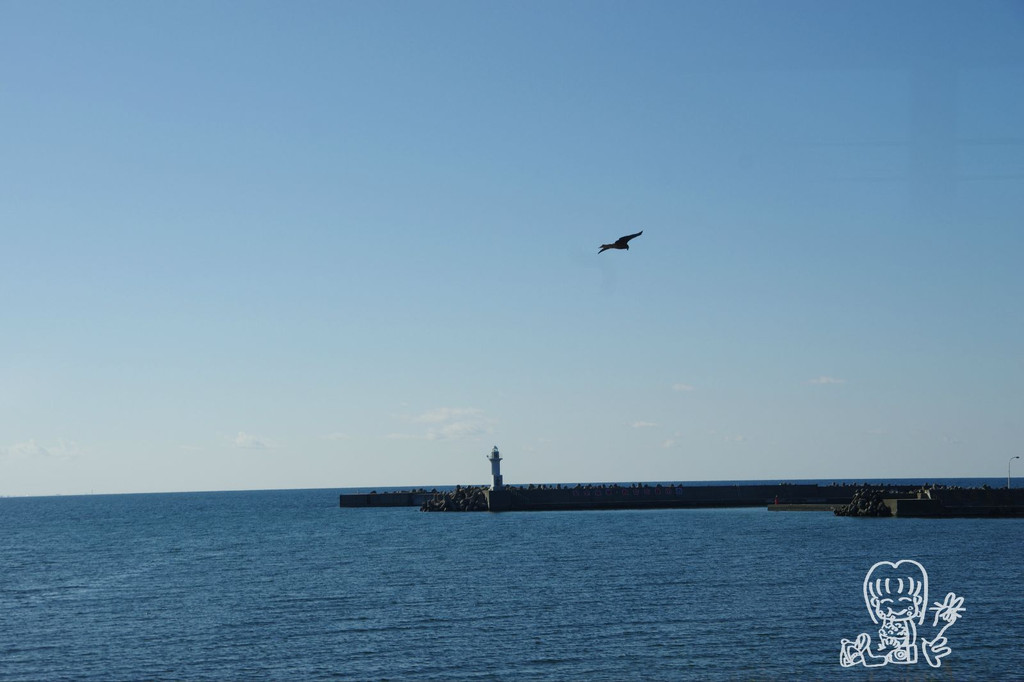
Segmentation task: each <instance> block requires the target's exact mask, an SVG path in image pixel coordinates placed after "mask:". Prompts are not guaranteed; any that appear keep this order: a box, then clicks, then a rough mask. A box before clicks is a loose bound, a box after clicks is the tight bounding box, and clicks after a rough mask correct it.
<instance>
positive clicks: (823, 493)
mask: <svg viewBox="0 0 1024 682" xmlns="http://www.w3.org/2000/svg"><path fill="white" fill-rule="evenodd" d="M854 490H856V487H855V486H819V485H814V484H787V483H780V484H774V485H707V486H686V485H653V486H651V485H632V486H621V485H597V486H595V485H588V486H578V487H575V488H551V487H546V486H541V487H526V488H523V487H506V488H505V489H504V490H487V491H485V494H486V495H487V498H488V508H489V509H490V510H491V511H555V510H560V509H566V510H573V509H658V508H665V509H671V508H686V507H691V508H697V507H764V506H767V505H773V504H845V503H847V502H849V501H850V500H851V499H852V497H853V493H854Z"/></svg>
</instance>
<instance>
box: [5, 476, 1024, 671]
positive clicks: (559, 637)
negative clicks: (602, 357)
mask: <svg viewBox="0 0 1024 682" xmlns="http://www.w3.org/2000/svg"><path fill="white" fill-rule="evenodd" d="M772 482H774V481H772ZM892 482H894V483H896V482H900V481H892ZM933 482H940V483H942V482H944V481H943V480H942V479H939V480H937V481H933ZM945 482H946V483H947V484H967V485H980V484H982V483H988V484H990V485H992V487H999V486H1000V485H1005V479H1004V480H1003V481H1002V482H1001V483H1000V479H972V480H969V481H945ZM424 487H428V486H424ZM341 492H355V489H349V490H346V489H340V488H333V489H322V490H265V491H245V492H202V493H168V494H135V495H84V496H66V497H34V498H29V497H20V498H19V497H13V498H0V680H3V681H7V680H31V681H33V682H35V681H40V680H45V681H49V680H103V681H104V682H107V681H116V680H443V681H445V682H448V681H452V680H587V681H591V680H616V681H618V680H668V681H672V680H857V681H860V680H1014V679H1017V680H1020V679H1024V595H1022V592H1024V519H910V518H906V519H900V518H895V519H894V518H887V519H874V518H849V517H837V516H834V515H833V514H831V513H828V512H770V511H768V510H767V509H765V508H745V509H664V510H613V511H557V512H510V513H501V514H495V513H461V514H458V513H456V514H436V513H435V514H427V513H421V512H419V511H418V509H416V508H411V507H410V508H388V509H382V508H372V509H342V508H339V506H338V497H337V496H338V494H339V493H341ZM901 560H913V561H915V562H917V563H918V564H920V567H921V569H922V571H923V572H926V574H927V596H926V599H925V602H926V604H927V605H928V611H927V613H926V614H925V615H924V617H923V618H922V619H919V620H920V621H921V622H918V621H915V625H914V627H915V629H916V632H915V638H916V639H915V642H916V644H915V646H916V647H917V649H916V650H923V648H924V646H925V642H931V643H932V645H933V646H935V647H937V648H940V649H944V650H945V651H946V653H945V655H944V656H943V657H941V658H939V659H938V663H939V665H938V667H932V666H931V665H929V664H928V662H927V661H925V660H924V658H923V656H922V657H919V658H918V660H917V662H916V663H912V664H897V663H893V662H890V663H888V664H885V665H880V666H878V667H873V668H868V667H865V666H864V665H861V664H860V663H857V664H855V665H853V666H850V667H843V666H842V665H841V664H840V652H841V649H842V647H843V640H847V641H848V642H856V641H857V639H858V636H861V635H863V636H866V637H867V638H868V642H869V644H868V646H869V650H874V651H876V652H879V653H880V655H883V658H882V659H881V660H882V662H883V663H884V662H885V660H886V659H885V658H884V653H885V650H882V649H879V648H878V647H880V646H881V644H882V641H881V639H880V637H879V628H880V625H879V624H876V623H875V622H873V620H872V612H870V611H869V610H868V605H867V602H866V601H865V597H864V583H865V577H866V576H867V575H868V572H869V571H871V569H872V568H873V567H874V566H875V565H876V564H878V563H879V562H894V563H895V562H898V561H901ZM904 566H906V564H904ZM950 593H953V595H954V597H953V598H952V601H951V599H950V597H949V596H948V595H949V594H950ZM959 598H962V599H963V602H962V607H961V608H950V605H951V604H952V605H954V606H955V605H956V604H958V603H959V602H957V599H959ZM944 604H945V606H946V607H945V608H943V605H944ZM936 619H938V620H936ZM947 624H948V627H947V629H946V630H945V631H944V634H943V637H944V639H945V642H941V641H939V642H934V641H933V640H936V639H937V634H938V630H939V629H940V628H941V627H942V626H943V625H947ZM939 639H941V638H939ZM862 641H863V638H862ZM890 650H891V649H890Z"/></svg>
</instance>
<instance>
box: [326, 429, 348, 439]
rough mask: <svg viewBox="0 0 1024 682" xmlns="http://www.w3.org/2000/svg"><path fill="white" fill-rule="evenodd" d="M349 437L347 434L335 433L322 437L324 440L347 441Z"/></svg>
mask: <svg viewBox="0 0 1024 682" xmlns="http://www.w3.org/2000/svg"><path fill="white" fill-rule="evenodd" d="M351 437H352V436H350V435H348V434H347V433H342V432H341V431H335V432H334V433H328V434H327V435H326V436H324V440H348V439H349V438H351Z"/></svg>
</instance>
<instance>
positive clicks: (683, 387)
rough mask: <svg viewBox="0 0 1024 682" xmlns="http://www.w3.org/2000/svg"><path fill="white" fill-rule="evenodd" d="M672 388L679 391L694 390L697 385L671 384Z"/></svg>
mask: <svg viewBox="0 0 1024 682" xmlns="http://www.w3.org/2000/svg"><path fill="white" fill-rule="evenodd" d="M672 390H673V391H675V392H677V393H680V392H683V391H696V390H697V387H696V386H691V385H690V384H672Z"/></svg>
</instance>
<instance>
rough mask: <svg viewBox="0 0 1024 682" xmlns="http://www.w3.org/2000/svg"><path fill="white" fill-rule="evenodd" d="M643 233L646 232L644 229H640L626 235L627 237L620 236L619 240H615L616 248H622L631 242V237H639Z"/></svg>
mask: <svg viewBox="0 0 1024 682" xmlns="http://www.w3.org/2000/svg"><path fill="white" fill-rule="evenodd" d="M643 233H644V231H643V230H640V231H639V232H637V233H636V234H627V235H626V236H625V237H619V238H618V239H617V240H616V241H615V246H616V248H620V249H621V248H622V247H624V246H625V245H626V244H628V243H629V240H630V239H633V238H634V237H639V236H640V235H642V234H643Z"/></svg>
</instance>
